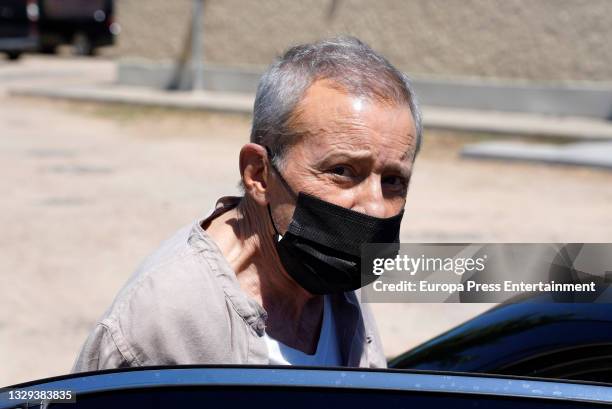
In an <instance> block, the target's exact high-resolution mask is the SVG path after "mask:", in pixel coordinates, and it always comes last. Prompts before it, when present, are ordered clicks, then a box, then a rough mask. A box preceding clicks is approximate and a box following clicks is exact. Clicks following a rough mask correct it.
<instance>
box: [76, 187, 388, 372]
mask: <svg viewBox="0 0 612 409" xmlns="http://www.w3.org/2000/svg"><path fill="white" fill-rule="evenodd" d="M239 200H240V199H239V198H236V197H225V198H222V199H220V200H219V201H218V202H217V205H216V208H215V210H214V211H213V212H212V214H211V215H210V216H208V217H207V218H205V219H204V220H199V221H197V222H195V223H194V224H193V225H192V226H190V227H186V228H183V229H182V230H180V231H179V232H177V233H176V234H175V235H174V236H173V237H172V238H170V239H169V240H167V241H166V242H164V243H163V244H162V245H161V247H160V248H159V249H158V250H157V251H155V252H154V253H153V254H152V255H151V256H149V257H148V258H147V259H146V260H145V261H144V263H143V264H142V265H141V266H140V267H139V268H138V270H137V271H136V272H135V273H134V274H133V275H132V277H131V278H130V279H129V280H128V282H127V283H126V285H125V286H124V287H123V289H122V290H121V291H120V292H119V294H118V295H117V298H116V299H115V301H114V302H113V304H112V305H111V307H110V308H109V309H108V311H107V312H106V313H105V314H104V315H103V317H102V318H101V319H100V321H99V322H98V323H97V325H96V327H95V329H94V330H93V332H92V333H91V334H90V335H89V337H88V338H87V340H86V341H85V345H84V346H83V348H82V350H81V353H80V355H79V357H78V359H77V361H76V363H75V365H74V368H73V371H74V372H82V371H92V370H98V369H109V368H121V367H129V366H151V365H181V364H245V365H248V364H253V365H261V364H268V362H269V361H268V351H267V347H266V343H265V341H264V339H263V338H262V336H263V334H264V332H265V328H266V317H267V314H266V312H265V311H264V309H263V308H262V307H261V306H260V305H259V304H258V303H257V302H256V301H254V300H252V299H250V298H249V297H248V296H247V295H246V294H245V293H244V292H243V291H242V290H241V289H240V286H239V285H238V281H237V279H236V274H235V273H234V271H232V269H231V268H230V266H229V265H228V263H227V261H226V260H225V258H224V257H223V254H222V253H221V251H220V250H219V248H218V247H217V245H216V244H215V243H214V241H213V240H212V239H211V238H210V236H208V234H207V233H206V231H205V230H204V229H203V228H202V225H203V223H205V222H207V221H209V220H211V219H212V218H214V217H217V216H218V215H219V214H221V213H223V212H225V211H227V210H228V209H230V208H232V207H234V206H236V204H237V203H238V201H239ZM332 308H333V313H334V317H335V322H336V326H337V331H338V339H339V341H340V344H341V345H340V351H341V353H342V360H343V363H344V365H345V366H351V367H357V366H361V367H385V366H386V361H385V357H384V355H383V352H382V347H381V342H380V338H379V336H378V333H377V330H376V325H375V323H374V319H373V317H372V315H371V312H370V310H369V308H368V307H367V305H366V304H361V303H360V302H359V301H358V296H357V295H356V294H355V293H353V292H350V293H344V294H339V295H336V296H334V297H333V298H332Z"/></svg>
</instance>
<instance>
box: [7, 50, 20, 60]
mask: <svg viewBox="0 0 612 409" xmlns="http://www.w3.org/2000/svg"><path fill="white" fill-rule="evenodd" d="M7 55H8V59H9V60H11V61H17V60H18V59H19V57H21V53H20V52H19V51H11V52H9V53H8V54H7Z"/></svg>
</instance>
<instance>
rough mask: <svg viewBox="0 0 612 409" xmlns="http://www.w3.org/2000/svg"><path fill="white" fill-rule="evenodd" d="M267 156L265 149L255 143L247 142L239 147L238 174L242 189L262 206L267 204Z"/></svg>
mask: <svg viewBox="0 0 612 409" xmlns="http://www.w3.org/2000/svg"><path fill="white" fill-rule="evenodd" d="M267 157H268V154H267V152H266V149H265V148H264V147H263V146H261V145H258V144H256V143H247V144H246V145H244V146H243V147H242V149H240V176H241V177H242V184H243V185H244V191H245V193H246V194H248V195H249V196H251V198H252V199H253V200H255V202H257V203H258V204H260V205H262V206H265V205H266V204H268V201H267V199H266V190H267V188H268V174H269V173H268V171H269V169H268V162H267V159H266V158H267Z"/></svg>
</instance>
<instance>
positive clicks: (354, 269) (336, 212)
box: [268, 155, 404, 295]
mask: <svg viewBox="0 0 612 409" xmlns="http://www.w3.org/2000/svg"><path fill="white" fill-rule="evenodd" d="M270 156H271V155H269V157H270ZM271 166H272V168H273V169H274V170H275V172H276V173H277V175H278V176H279V178H280V180H281V181H282V182H283V184H284V185H285V188H286V189H287V190H288V191H289V192H290V193H291V194H292V195H293V196H295V193H294V192H293V190H292V189H291V188H290V186H289V185H288V184H287V182H286V181H285V179H284V178H283V176H282V175H281V174H280V172H279V171H278V170H277V169H276V168H274V166H273V165H271ZM268 213H269V214H270V220H271V222H272V226H273V227H274V231H275V232H276V235H275V240H274V243H275V245H276V251H277V252H278V256H279V258H280V261H281V263H282V265H283V267H284V268H285V270H286V271H287V273H289V275H290V276H291V277H292V278H293V279H294V280H295V281H296V282H297V283H298V284H299V285H300V286H301V287H303V288H304V289H306V290H307V291H308V292H310V293H311V294H318V295H322V294H333V293H341V292H345V291H352V290H356V289H358V288H361V287H363V286H365V285H368V284H370V283H371V282H372V281H374V280H376V278H377V276H376V275H374V274H372V272H371V271H367V272H364V273H363V274H362V270H361V245H362V244H366V243H399V231H400V224H401V221H402V217H403V215H404V210H403V209H402V211H401V212H400V213H399V214H397V215H395V216H393V217H389V218H384V219H383V218H378V217H373V216H368V215H367V214H364V213H359V212H356V211H354V210H350V209H347V208H344V207H342V206H337V205H335V204H333V203H329V202H326V201H323V200H321V199H318V198H316V197H314V196H311V195H309V194H306V193H303V192H300V193H299V194H298V195H297V202H296V206H295V211H294V212H293V217H292V219H291V222H290V224H289V227H288V229H287V232H286V233H285V234H284V235H281V234H280V233H279V232H278V230H277V229H276V224H275V223H274V219H273V217H272V211H271V210H270V205H268ZM398 248H399V245H397V244H396V245H391V246H389V247H388V248H387V249H386V250H385V254H384V257H395V255H396V254H397V251H398Z"/></svg>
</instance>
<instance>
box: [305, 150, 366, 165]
mask: <svg viewBox="0 0 612 409" xmlns="http://www.w3.org/2000/svg"><path fill="white" fill-rule="evenodd" d="M337 159H352V160H364V159H370V160H373V159H374V156H373V154H372V152H371V151H369V150H367V149H361V150H353V149H335V150H332V151H328V152H327V153H326V154H325V155H323V156H322V157H321V158H320V159H318V160H317V161H316V164H317V165H321V164H326V163H327V162H330V161H332V160H337Z"/></svg>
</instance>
